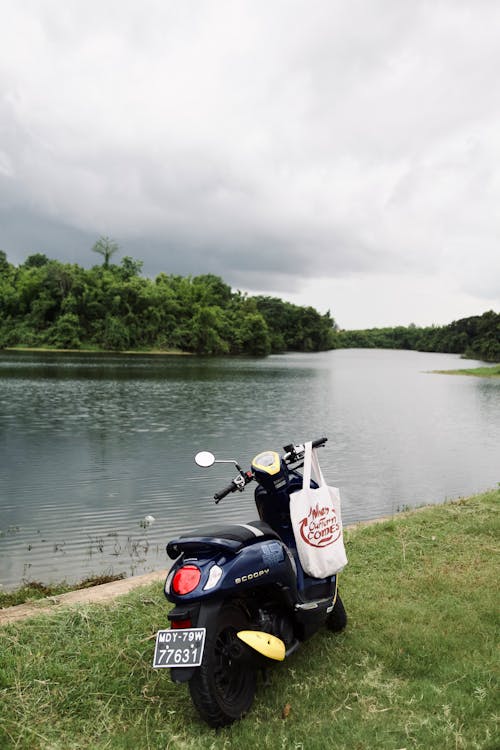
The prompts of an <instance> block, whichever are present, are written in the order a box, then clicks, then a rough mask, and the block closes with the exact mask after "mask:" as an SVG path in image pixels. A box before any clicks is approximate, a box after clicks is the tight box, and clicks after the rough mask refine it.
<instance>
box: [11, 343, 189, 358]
mask: <svg viewBox="0 0 500 750" xmlns="http://www.w3.org/2000/svg"><path fill="white" fill-rule="evenodd" d="M0 351H4V352H38V353H42V354H43V353H47V354H142V355H144V354H151V355H155V356H156V355H158V356H165V355H169V356H170V355H176V356H182V357H192V356H194V355H193V354H192V353H191V352H185V351H182V350H181V349H125V350H121V349H119V350H112V349H101V348H99V347H93V348H91V349H87V348H82V349H58V348H57V347H55V346H6V347H4V348H3V349H0Z"/></svg>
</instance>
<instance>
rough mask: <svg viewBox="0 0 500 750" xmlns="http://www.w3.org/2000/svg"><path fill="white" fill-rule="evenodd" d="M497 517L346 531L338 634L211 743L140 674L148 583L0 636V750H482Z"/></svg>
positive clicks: (162, 685) (453, 516) (161, 681)
mask: <svg viewBox="0 0 500 750" xmlns="http://www.w3.org/2000/svg"><path fill="white" fill-rule="evenodd" d="M499 503H500V489H497V490H492V491H490V492H486V493H483V494H481V495H477V496H474V497H471V498H466V499H463V500H459V501H457V502H453V503H447V504H444V505H439V506H433V507H427V508H424V509H422V510H421V511H419V512H410V513H405V514H401V515H396V516H395V517H394V518H392V519H390V520H386V521H384V522H382V523H377V524H373V525H368V526H360V527H357V528H354V529H351V530H349V531H347V532H346V544H347V551H348V557H349V565H348V566H347V568H346V570H345V572H344V573H343V574H342V576H341V582H340V587H341V592H342V597H343V599H344V602H345V605H346V608H347V611H348V615H349V625H348V628H347V630H346V631H345V633H343V634H341V635H339V636H333V635H332V634H331V633H328V632H326V631H323V632H321V633H318V634H317V635H315V636H314V638H312V639H311V640H310V641H309V642H308V643H306V644H304V646H303V648H301V649H300V650H299V651H298V652H297V654H295V655H294V656H293V657H291V658H290V660H287V661H286V662H284V663H283V664H282V665H279V666H277V667H276V668H274V669H273V670H272V671H271V672H270V675H269V676H270V680H269V684H267V685H264V684H263V683H262V681H260V684H259V688H258V693H257V699H256V701H255V704H254V706H253V708H252V710H251V712H250V714H249V715H248V716H247V717H246V718H245V719H244V720H243V721H241V722H239V723H237V724H235V725H233V726H232V727H230V728H228V729H225V730H222V731H219V732H217V733H216V732H214V731H212V730H210V729H208V727H206V726H205V725H204V724H202V723H201V722H200V721H199V720H198V718H197V715H196V713H195V711H194V709H193V707H192V705H191V703H190V699H189V694H188V691H187V689H186V688H185V687H184V686H176V685H174V684H173V683H172V682H171V681H170V679H169V676H168V675H167V674H165V671H164V670H157V671H156V670H153V669H152V668H151V660H152V654H153V642H154V635H155V632H156V630H158V629H159V628H161V627H165V625H166V624H167V619H166V611H167V609H166V604H165V599H164V597H163V593H162V584H161V582H160V581H156V582H154V583H153V584H150V585H149V586H140V587H139V588H137V589H135V590H134V591H132V592H130V593H128V594H127V595H125V596H120V597H119V598H113V599H108V600H107V602H105V603H101V604H88V603H87V604H80V605H73V606H71V607H64V608H54V609H53V611H52V612H51V613H49V614H48V615H46V616H44V617H43V618H40V617H36V618H33V619H29V620H26V621H24V622H17V623H15V624H13V625H8V626H7V627H5V628H3V629H2V639H1V641H0V662H1V663H2V665H3V668H2V673H1V676H0V691H1V693H2V701H1V702H0V746H1V747H2V748H6V750H8V749H9V748H14V747H16V748H18V749H19V750H28V749H29V750H36V749H37V748H48V747H51V748H73V749H74V748H92V750H101V749H102V750H104V748H111V749H113V748H114V749H118V748H120V749H122V748H123V749H125V748H129V747H134V748H137V749H138V750H142V748H144V749H146V748H148V750H160V748H161V750H164V748H166V747H169V748H172V749H176V748H182V749H183V750H191V749H192V750H194V749H195V748H196V750H198V749H201V750H203V749H204V748H206V749H207V750H208V748H211V749H212V750H219V748H220V750H222V749H223V748H224V749H230V748H236V747H245V748H257V747H258V748H273V749H274V748H276V747H280V748H281V747H282V748H299V747H300V748H303V750H315V749H316V748H322V747H327V746H335V748H337V750H342V749H344V750H347V749H349V750H352V748H354V747H356V748H358V750H378V748H380V749H382V748H384V749H385V748H387V749H389V748H391V749H392V750H395V749H396V748H408V749H409V748H426V750H427V749H432V748H436V750H438V749H439V750H447V749H448V748H449V749H450V750H451V749H453V750H456V748H469V747H470V748H474V747H475V748H481V749H482V750H493V749H494V748H496V747H497V742H496V741H497V739H498V735H497V734H495V732H496V726H495V715H496V713H497V708H496V703H497V700H496V698H497V694H496V693H495V683H494V677H493V675H494V671H495V654H496V651H495V649H496V645H497V636H498V631H497V619H496V611H497V581H498V577H499V570H498V559H497V558H495V547H496V545H497V544H498V542H497V540H498V530H499V529H498V525H499V521H498V506H499ZM131 580H133V579H131Z"/></svg>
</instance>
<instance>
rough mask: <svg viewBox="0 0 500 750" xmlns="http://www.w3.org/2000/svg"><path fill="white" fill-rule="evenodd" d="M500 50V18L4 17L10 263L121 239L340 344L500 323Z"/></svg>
mask: <svg viewBox="0 0 500 750" xmlns="http://www.w3.org/2000/svg"><path fill="white" fill-rule="evenodd" d="M499 38H500V2H498V1H497V0H413V2H401V0H349V2H346V1H345V0H266V2H258V0H184V1H183V2H179V0H175V2H174V1H173V0H106V2H102V0H85V1H84V0H64V2H61V1H60V0H2V2H1V4H0V249H2V250H4V251H5V252H6V253H7V257H8V259H9V261H10V262H11V263H14V264H16V265H17V264H19V263H21V262H22V261H23V260H24V259H25V258H26V257H27V256H28V255H30V254H32V253H35V252H44V253H46V254H47V255H48V256H49V257H50V258H57V259H59V260H61V261H64V262H71V263H79V264H80V265H82V266H85V267H90V266H91V265H94V264H95V263H96V262H99V260H98V256H96V255H94V254H93V253H92V252H91V248H92V246H93V244H94V243H95V241H96V240H97V239H98V238H99V237H100V236H105V237H110V238H112V239H113V240H115V241H116V242H118V244H119V246H120V254H121V255H122V256H125V255H129V256H132V257H134V258H137V259H140V260H142V261H143V262H144V273H145V274H147V275H148V276H151V277H154V276H155V275H156V274H157V273H159V272H161V271H163V272H165V273H174V274H182V275H188V274H191V275H196V274H204V273H214V274H217V275H219V276H222V278H223V279H224V280H225V281H226V282H227V283H229V284H230V285H231V286H232V287H233V289H240V290H242V291H246V292H248V293H250V294H265V295H272V296H278V297H281V298H282V299H286V300H289V301H290V302H293V303H295V304H300V305H312V306H313V307H315V308H316V309H318V310H319V311H320V312H322V313H323V312H326V311H327V310H330V312H331V314H332V316H333V317H334V319H335V320H336V322H337V323H338V325H339V326H340V327H341V328H365V327H374V326H384V325H408V324H410V323H415V324H416V325H432V324H436V325H440V324H446V323H449V322H451V321H452V320H457V319H459V318H463V317H467V316H469V315H480V314H482V313H483V312H485V311H486V310H490V309H493V310H496V311H499V309H500V249H499V246H498V245H499V237H500V86H499V85H498V71H500V44H499V42H498V40H499ZM117 260H118V262H119V256H118V258H117Z"/></svg>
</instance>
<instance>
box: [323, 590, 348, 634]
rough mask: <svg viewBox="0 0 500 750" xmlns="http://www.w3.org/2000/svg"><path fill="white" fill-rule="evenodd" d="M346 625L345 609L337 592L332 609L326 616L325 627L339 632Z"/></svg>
mask: <svg viewBox="0 0 500 750" xmlns="http://www.w3.org/2000/svg"><path fill="white" fill-rule="evenodd" d="M346 625H347V613H346V611H345V608H344V604H343V602H342V599H341V598H340V594H337V598H336V599H335V604H334V605H333V609H332V611H331V612H330V614H329V615H328V617H327V618H326V627H327V628H328V630H333V632H334V633H340V631H341V630H344V628H345V626H346Z"/></svg>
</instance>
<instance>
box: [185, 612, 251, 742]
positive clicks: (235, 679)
mask: <svg viewBox="0 0 500 750" xmlns="http://www.w3.org/2000/svg"><path fill="white" fill-rule="evenodd" d="M248 626H249V623H248V618H247V616H246V614H245V613H244V612H243V610H242V609H240V607H238V606H236V605H235V604H225V605H224V606H223V607H222V609H221V611H220V612H219V616H218V618H217V625H216V627H215V632H213V633H208V632H207V636H206V638H207V640H206V643H205V653H204V655H203V662H202V664H201V666H200V667H198V668H197V669H196V671H195V673H194V675H193V676H192V678H191V679H190V681H189V690H190V693H191V698H192V700H193V703H194V705H195V707H196V709H197V711H198V713H199V714H200V716H201V718H202V719H203V720H204V721H206V722H207V724H209V725H210V726H211V727H222V726H225V725H227V724H232V723H233V721H236V720H237V719H240V718H241V717H242V716H243V715H244V714H245V713H246V712H247V711H248V710H249V708H250V707H251V705H252V703H253V699H254V695H255V688H256V683H257V673H256V671H255V669H254V668H252V667H251V666H250V665H249V664H247V663H245V662H242V661H236V660H235V659H233V658H232V657H231V653H230V650H231V645H232V644H233V643H234V641H235V640H236V639H237V636H236V633H237V632H238V630H245V629H248ZM238 642H239V641H238Z"/></svg>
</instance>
